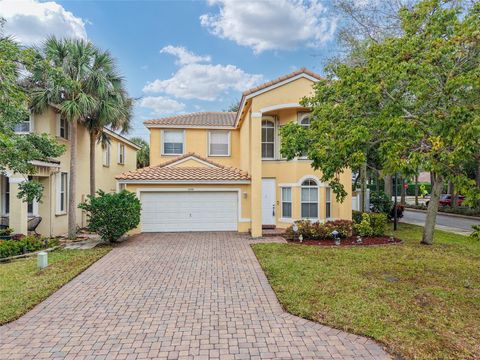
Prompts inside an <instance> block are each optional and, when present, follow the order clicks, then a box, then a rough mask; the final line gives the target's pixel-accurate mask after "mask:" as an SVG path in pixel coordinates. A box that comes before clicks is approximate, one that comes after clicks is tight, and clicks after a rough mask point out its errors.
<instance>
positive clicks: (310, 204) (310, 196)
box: [300, 179, 318, 219]
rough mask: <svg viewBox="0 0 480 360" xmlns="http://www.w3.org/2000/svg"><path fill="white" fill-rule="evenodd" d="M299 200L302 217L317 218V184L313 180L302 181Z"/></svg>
mask: <svg viewBox="0 0 480 360" xmlns="http://www.w3.org/2000/svg"><path fill="white" fill-rule="evenodd" d="M300 202H301V216H302V219H318V184H317V182H316V181H315V180H312V179H307V180H305V181H304V182H302V193H301V197H300Z"/></svg>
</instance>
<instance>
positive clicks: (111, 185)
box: [0, 106, 139, 236]
mask: <svg viewBox="0 0 480 360" xmlns="http://www.w3.org/2000/svg"><path fill="white" fill-rule="evenodd" d="M104 130H105V132H106V133H107V135H108V137H109V140H110V144H109V145H108V146H107V147H106V148H105V149H103V148H102V146H101V145H100V144H97V151H96V187H97V189H102V190H104V191H106V192H112V191H116V190H117V187H116V180H115V176H116V175H118V174H120V173H122V172H125V171H129V170H134V169H135V168H136V152H137V150H138V149H139V147H138V146H137V145H135V144H133V143H132V142H130V141H129V140H127V139H125V138H124V137H122V136H120V135H118V134H116V133H115V132H113V131H110V130H108V129H104ZM16 131H17V132H19V133H28V132H36V133H47V134H50V135H52V136H55V137H56V139H57V141H58V142H59V143H62V144H65V146H66V152H65V153H64V154H63V155H62V156H60V157H59V158H56V159H51V160H50V161H48V162H43V161H35V162H33V165H35V167H36V169H37V171H36V173H35V174H33V178H34V179H36V180H38V181H39V182H40V183H41V184H42V185H43V187H44V191H43V197H42V199H41V201H40V202H33V203H30V204H27V203H25V202H22V201H21V200H20V199H18V198H17V193H18V184H19V183H20V182H22V181H25V177H24V176H22V175H20V174H12V173H8V172H7V173H6V174H3V175H1V174H0V215H1V220H2V224H8V226H9V227H11V228H13V229H14V231H15V233H21V234H26V233H27V222H28V220H29V219H32V218H34V217H39V216H40V217H41V218H42V221H41V222H40V225H39V226H38V228H37V230H36V231H37V232H38V233H40V234H42V235H44V236H57V235H62V234H65V233H66V232H67V230H68V227H67V226H68V219H67V218H68V217H67V212H68V198H69V194H68V181H69V172H70V146H69V136H70V134H69V123H68V121H67V120H66V119H65V118H63V117H61V116H60V114H59V112H58V110H57V109H56V108H55V107H53V106H51V107H50V108H49V109H48V110H47V111H46V112H45V113H43V114H41V115H31V116H30V118H29V119H27V120H26V121H25V122H23V123H20V124H18V125H17V128H16ZM77 132H78V133H77V139H78V143H77V154H78V157H77V164H78V169H77V203H80V202H81V201H83V200H84V199H85V197H86V195H87V194H89V193H90V181H89V179H90V170H89V164H90V162H89V161H90V160H89V159H90V152H89V144H90V139H89V134H88V131H87V129H86V128H85V127H84V126H83V125H81V124H79V125H78V130H77ZM77 222H78V226H82V227H83V226H85V225H86V218H85V215H84V213H83V212H82V211H81V210H80V209H78V210H77Z"/></svg>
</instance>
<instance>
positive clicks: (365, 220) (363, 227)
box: [353, 213, 373, 236]
mask: <svg viewBox="0 0 480 360" xmlns="http://www.w3.org/2000/svg"><path fill="white" fill-rule="evenodd" d="M353 230H354V231H355V233H356V234H357V235H360V236H372V234H373V229H372V226H371V225H370V215H368V214H367V213H363V214H362V221H361V222H360V223H359V224H355V225H353Z"/></svg>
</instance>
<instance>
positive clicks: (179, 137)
mask: <svg viewBox="0 0 480 360" xmlns="http://www.w3.org/2000/svg"><path fill="white" fill-rule="evenodd" d="M183 143H184V131H183V130H164V131H163V145H162V146H163V149H162V154H164V155H182V154H183V147H184V146H183V145H184V144H183Z"/></svg>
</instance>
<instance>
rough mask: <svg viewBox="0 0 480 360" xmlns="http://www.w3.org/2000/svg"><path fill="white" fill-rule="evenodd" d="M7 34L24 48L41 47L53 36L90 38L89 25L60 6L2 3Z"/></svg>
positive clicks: (29, 0)
mask: <svg viewBox="0 0 480 360" xmlns="http://www.w3.org/2000/svg"><path fill="white" fill-rule="evenodd" d="M0 16H1V17H3V18H5V19H6V20H7V23H6V24H5V33H6V34H8V35H13V37H14V39H15V40H17V41H19V42H21V43H23V44H38V43H40V42H41V41H43V40H44V39H45V38H46V37H48V36H50V35H55V36H57V37H75V38H82V39H86V38H87V33H86V31H85V21H84V20H83V19H81V18H79V17H76V16H75V15H73V14H72V13H71V12H70V11H66V10H65V9H64V8H63V7H62V6H61V5H59V4H57V3H56V2H53V1H49V2H38V1H36V0H0Z"/></svg>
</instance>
